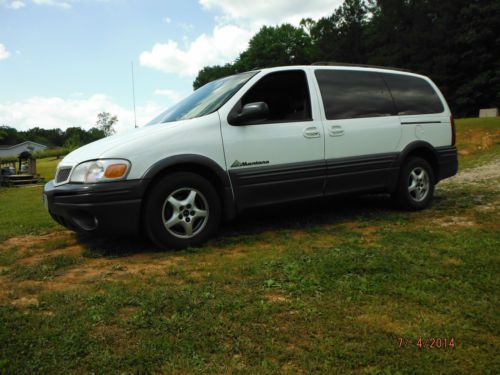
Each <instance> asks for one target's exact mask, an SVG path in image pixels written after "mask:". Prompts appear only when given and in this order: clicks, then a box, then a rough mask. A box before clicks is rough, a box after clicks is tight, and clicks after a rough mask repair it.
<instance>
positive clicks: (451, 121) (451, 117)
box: [450, 115, 457, 146]
mask: <svg viewBox="0 0 500 375" xmlns="http://www.w3.org/2000/svg"><path fill="white" fill-rule="evenodd" d="M450 124H451V145H452V146H455V141H456V138H457V136H456V132H455V119H454V118H453V115H451V116H450Z"/></svg>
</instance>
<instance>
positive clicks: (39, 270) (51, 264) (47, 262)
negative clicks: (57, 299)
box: [8, 255, 81, 280]
mask: <svg viewBox="0 0 500 375" xmlns="http://www.w3.org/2000/svg"><path fill="white" fill-rule="evenodd" d="M80 262H81V258H80V257H75V256H66V255H58V256H55V257H47V258H44V259H42V260H41V261H40V262H36V263H33V264H28V265H16V266H15V267H13V268H11V269H10V270H9V272H8V273H9V274H10V275H11V276H12V277H13V278H14V279H16V280H47V279H52V278H54V277H55V276H58V275H60V274H61V273H62V271H63V270H65V269H67V268H69V267H71V266H74V265H76V264H78V263H80Z"/></svg>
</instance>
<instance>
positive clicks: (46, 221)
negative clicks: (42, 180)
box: [0, 186, 59, 241]
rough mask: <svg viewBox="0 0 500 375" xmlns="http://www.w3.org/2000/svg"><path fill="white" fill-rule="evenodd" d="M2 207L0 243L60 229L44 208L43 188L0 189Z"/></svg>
mask: <svg viewBox="0 0 500 375" xmlns="http://www.w3.org/2000/svg"><path fill="white" fill-rule="evenodd" d="M0 207H1V209H2V214H1V215H0V241H4V240H5V239H7V238H9V237H12V236H20V235H26V234H41V233H46V232H47V231H49V230H53V229H55V228H58V227H59V226H58V225H57V224H56V223H55V222H54V220H52V218H51V217H50V215H49V214H48V212H47V210H45V208H44V207H43V202H42V187H41V186H34V187H19V188H0Z"/></svg>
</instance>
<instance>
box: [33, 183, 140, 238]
mask: <svg viewBox="0 0 500 375" xmlns="http://www.w3.org/2000/svg"><path fill="white" fill-rule="evenodd" d="M146 186H147V181H146V180H130V181H117V182H106V183H96V184H73V183H68V184H64V185H59V186H54V181H49V182H48V183H47V184H45V187H44V189H43V191H44V194H45V197H46V202H47V208H48V210H49V213H50V214H51V216H52V217H53V218H54V220H56V221H57V222H58V223H60V224H62V225H64V226H65V227H67V228H70V229H72V230H76V231H84V232H93V233H114V234H137V233H139V230H140V217H141V203H142V197H143V194H144V191H145V189H146Z"/></svg>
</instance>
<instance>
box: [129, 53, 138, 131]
mask: <svg viewBox="0 0 500 375" xmlns="http://www.w3.org/2000/svg"><path fill="white" fill-rule="evenodd" d="M130 64H131V65H132V100H133V102H134V127H136V128H137V114H136V113H135V83H134V63H133V62H130Z"/></svg>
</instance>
